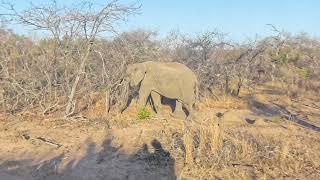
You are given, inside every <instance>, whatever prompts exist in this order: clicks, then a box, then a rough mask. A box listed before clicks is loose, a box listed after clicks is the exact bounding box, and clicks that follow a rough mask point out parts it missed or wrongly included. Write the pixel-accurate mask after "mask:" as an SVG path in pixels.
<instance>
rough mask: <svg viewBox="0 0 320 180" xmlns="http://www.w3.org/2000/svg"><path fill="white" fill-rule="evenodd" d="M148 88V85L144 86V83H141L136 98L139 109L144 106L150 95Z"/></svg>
mask: <svg viewBox="0 0 320 180" xmlns="http://www.w3.org/2000/svg"><path fill="white" fill-rule="evenodd" d="M150 92H151V91H150V88H148V86H145V85H144V84H141V86H140V90H139V98H138V102H137V104H138V109H139V110H141V109H142V108H144V107H145V106H146V104H147V99H148V97H149V95H150Z"/></svg>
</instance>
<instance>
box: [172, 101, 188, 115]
mask: <svg viewBox="0 0 320 180" xmlns="http://www.w3.org/2000/svg"><path fill="white" fill-rule="evenodd" d="M174 117H176V118H181V119H184V118H186V114H185V113H184V111H183V109H182V103H181V102H180V101H178V100H176V108H175V110H174Z"/></svg>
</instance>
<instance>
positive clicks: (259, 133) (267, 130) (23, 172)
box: [0, 88, 320, 180]
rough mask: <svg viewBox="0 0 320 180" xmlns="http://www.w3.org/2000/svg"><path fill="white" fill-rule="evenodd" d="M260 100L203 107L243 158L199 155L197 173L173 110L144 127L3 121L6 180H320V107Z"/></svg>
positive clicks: (37, 118) (264, 94) (133, 121)
mask: <svg viewBox="0 0 320 180" xmlns="http://www.w3.org/2000/svg"><path fill="white" fill-rule="evenodd" d="M259 92H260V93H256V94H255V95H254V96H243V98H241V99H240V100H239V101H235V100H234V99H231V100H230V99H224V100H222V101H220V102H216V101H213V100H208V101H203V102H202V103H201V104H200V105H199V110H198V112H197V120H196V121H197V122H199V121H200V123H201V122H210V121H212V122H215V120H216V119H217V117H216V113H218V112H221V113H222V114H223V116H222V118H221V120H220V121H221V122H223V127H224V136H223V137H222V138H223V142H224V143H223V144H224V145H223V147H228V142H229V140H230V142H231V140H232V139H234V141H232V142H235V143H234V144H236V142H240V143H241V146H240V145H239V146H237V147H241V148H240V149H241V151H240V150H239V151H238V150H237V151H235V150H231V151H230V153H229V154H230V155H229V156H228V157H226V156H224V155H223V152H222V151H221V152H220V153H221V154H222V155H221V156H219V157H216V156H214V155H212V158H211V159H210V157H211V156H209V155H208V156H200V155H197V154H195V155H194V156H195V159H194V161H195V162H194V164H191V165H190V164H185V161H184V151H185V147H184V143H183V138H182V135H183V128H184V127H183V126H184V121H183V120H179V119H174V118H172V117H171V116H170V115H169V114H170V112H169V111H170V109H168V108H167V107H166V111H165V112H167V113H166V114H165V115H164V116H163V118H156V117H153V118H151V119H148V120H137V118H136V113H137V112H136V111H135V110H134V109H133V110H129V111H128V112H125V113H124V114H122V115H121V114H118V113H116V112H110V114H109V115H108V116H103V117H99V116H98V117H94V116H92V117H86V118H83V117H82V118H78V119H73V120H68V121H67V120H65V119H59V118H55V117H50V116H42V115H37V114H35V113H32V112H27V113H24V114H22V115H18V116H5V115H2V116H1V117H0V139H1V141H0V179H1V180H20V179H23V180H33V179H68V180H69V179H86V180H87V179H90V180H91V179H139V180H141V179H200V178H202V179H279V178H280V179H286V178H287V179H320V134H319V133H320V132H319V127H320V104H319V102H320V100H319V99H315V98H310V97H307V96H305V97H301V98H300V99H299V98H298V99H294V100H293V99H288V98H284V97H285V96H284V95H283V94H281V92H277V91H275V90H270V89H267V88H265V89H261V91H259ZM311 97H312V96H311ZM91 113H92V112H91ZM93 114H94V112H93ZM88 116H89V115H88ZM194 126H196V123H195V125H194ZM200 138H201V137H200ZM194 139H197V137H196V136H195V138H194ZM198 139H199V138H198ZM249 140H250V141H249ZM195 141H196V140H195ZM209 141H210V140H209ZM251 141H252V142H251ZM246 143H247V144H250V143H251V144H250V145H246ZM284 143H285V144H286V143H287V146H282V145H283V144H284ZM195 146H197V143H195ZM234 146H236V145H234ZM271 146H272V147H273V148H269V147H271ZM230 147H231V146H230ZM285 147H287V149H286V148H285ZM261 148H262V150H261ZM268 148H269V149H268ZM277 148H280V149H278V150H277ZM294 148H298V149H299V150H297V149H294ZM222 149H223V148H222ZM225 149H227V148H225ZM238 149H239V148H238ZM195 150H196V148H195ZM300 150H301V151H300ZM278 151H280V153H279V154H280V156H279V157H278V156H277V155H273V154H272V153H275V152H278ZM235 152H236V153H238V154H236V155H232V153H233V154H234V153H235ZM285 152H287V155H286V156H282V155H281V153H282V154H285ZM259 153H265V154H263V155H262V156H268V157H269V159H268V158H266V157H262V156H261V155H259ZM279 158H280V159H279ZM278 161H279V162H278ZM268 163H270V164H268Z"/></svg>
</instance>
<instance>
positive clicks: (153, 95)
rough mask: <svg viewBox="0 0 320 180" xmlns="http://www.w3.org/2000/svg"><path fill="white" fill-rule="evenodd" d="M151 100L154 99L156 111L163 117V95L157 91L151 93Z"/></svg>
mask: <svg viewBox="0 0 320 180" xmlns="http://www.w3.org/2000/svg"><path fill="white" fill-rule="evenodd" d="M151 98H152V102H153V107H154V110H155V111H156V113H157V115H161V114H162V109H161V95H160V94H158V93H157V92H155V91H151Z"/></svg>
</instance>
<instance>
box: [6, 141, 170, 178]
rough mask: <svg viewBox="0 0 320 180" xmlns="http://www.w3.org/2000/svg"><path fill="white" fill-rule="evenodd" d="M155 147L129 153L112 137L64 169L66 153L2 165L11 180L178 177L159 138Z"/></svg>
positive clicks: (69, 162) (88, 150)
mask: <svg viewBox="0 0 320 180" xmlns="http://www.w3.org/2000/svg"><path fill="white" fill-rule="evenodd" d="M151 146H152V147H148V145H147V144H144V145H143V146H142V147H141V149H140V150H138V151H137V152H136V153H135V154H126V153H124V152H122V151H121V150H120V149H121V147H114V146H112V138H106V140H105V141H104V142H103V144H102V150H100V151H98V152H97V150H96V149H97V147H96V144H95V143H93V142H90V143H88V144H87V150H86V154H85V156H83V157H82V158H81V159H80V160H71V161H68V163H67V165H66V166H63V168H62V169H59V168H58V167H59V166H60V165H61V164H62V162H63V161H64V159H66V158H67V156H66V155H64V154H62V155H59V156H57V157H55V158H52V159H50V160H47V161H43V162H41V163H36V164H35V163H34V160H33V159H29V160H21V161H5V162H4V163H2V164H1V165H0V175H1V177H5V178H6V179H7V180H20V179H24V180H25V179H36V180H37V179H39V180H40V179H49V180H51V179H59V180H60V179H62V180H76V179H77V180H91V179H92V180H96V179H97V180H99V179H101V180H102V179H139V180H144V179H176V176H175V160H174V159H173V158H172V157H171V155H170V153H169V152H167V151H165V150H164V149H163V148H162V146H161V143H160V142H159V141H158V140H156V139H155V140H153V141H152V143H151ZM151 151H152V152H151ZM58 169H59V170H58Z"/></svg>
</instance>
